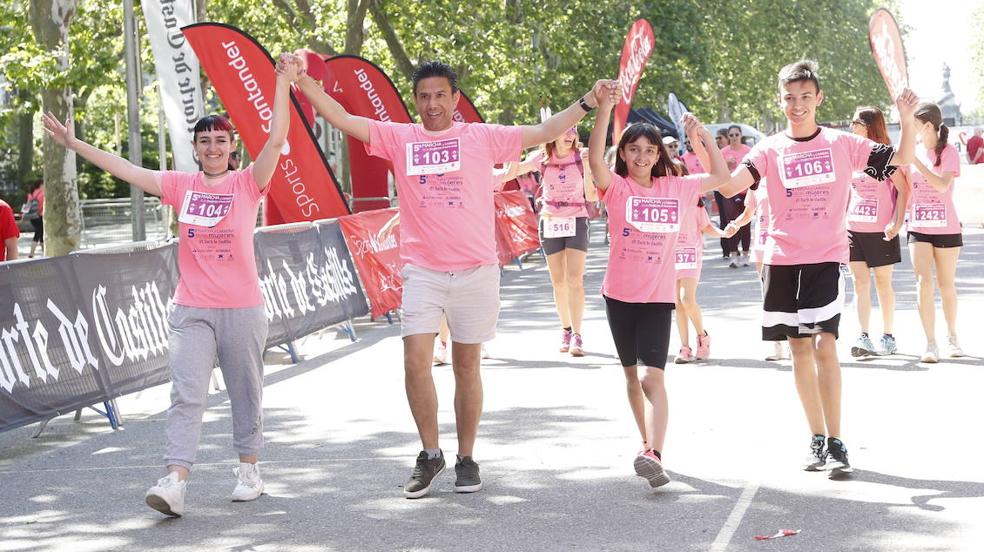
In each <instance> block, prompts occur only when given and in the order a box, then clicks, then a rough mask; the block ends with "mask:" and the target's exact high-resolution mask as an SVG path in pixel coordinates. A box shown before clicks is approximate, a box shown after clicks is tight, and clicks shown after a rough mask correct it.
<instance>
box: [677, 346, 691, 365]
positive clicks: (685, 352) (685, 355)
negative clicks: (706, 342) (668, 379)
mask: <svg viewBox="0 0 984 552" xmlns="http://www.w3.org/2000/svg"><path fill="white" fill-rule="evenodd" d="M693 361H694V353H693V351H692V350H691V349H690V347H687V346H686V345H684V346H683V347H680V352H679V353H677V356H676V360H674V361H673V362H675V363H676V364H687V363H688V362H693Z"/></svg>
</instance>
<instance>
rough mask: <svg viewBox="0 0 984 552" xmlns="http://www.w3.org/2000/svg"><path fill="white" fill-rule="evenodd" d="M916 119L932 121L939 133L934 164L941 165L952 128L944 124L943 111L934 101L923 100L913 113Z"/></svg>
mask: <svg viewBox="0 0 984 552" xmlns="http://www.w3.org/2000/svg"><path fill="white" fill-rule="evenodd" d="M913 116H914V117H915V118H916V119H919V120H920V121H922V122H924V123H930V124H932V125H933V128H934V129H935V130H936V133H937V140H936V149H935V150H934V151H935V152H936V163H934V164H933V166H934V167H939V166H940V163H942V162H943V160H942V157H941V156H942V155H943V150H944V149H945V148H946V140H947V138H949V137H950V129H949V128H947V126H946V125H944V124H943V113H942V112H941V111H940V106H938V105H936V104H934V103H933V102H922V103H921V104H919V105H918V106H916V112H915V114H913Z"/></svg>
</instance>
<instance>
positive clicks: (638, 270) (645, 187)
mask: <svg viewBox="0 0 984 552" xmlns="http://www.w3.org/2000/svg"><path fill="white" fill-rule="evenodd" d="M614 103H615V102H614V100H613V99H612V98H610V97H607V96H606V97H605V98H603V99H602V100H601V102H600V104H599V106H598V117H597V120H596V121H595V127H594V129H593V130H592V131H591V140H590V142H589V152H590V154H589V160H590V164H591V170H592V172H593V173H594V175H595V186H597V188H598V190H599V191H600V192H601V194H602V200H603V201H604V202H605V205H606V207H607V210H608V224H609V232H610V234H611V250H610V252H609V257H608V270H607V271H606V272H605V281H604V284H603V285H602V295H603V296H604V298H605V304H606V313H607V315H608V324H609V326H610V328H611V331H612V338H613V339H614V341H615V348H616V350H617V351H618V356H619V360H620V361H621V364H622V367H623V370H624V372H625V379H626V386H627V387H626V391H627V392H628V398H629V405H630V406H631V408H632V413H633V415H634V417H635V421H636V426H637V427H638V429H639V433H640V435H641V437H642V440H643V450H642V452H640V453H639V455H638V456H637V457H636V459H635V462H634V467H635V472H636V474H637V475H639V476H641V477H644V478H646V479H647V480H648V482H649V485H650V486H651V487H653V488H655V487H659V486H661V485H665V484H666V483H668V482H669V481H670V478H669V477H668V476H667V475H666V472H665V470H664V469H663V466H662V457H661V453H660V451H661V450H662V448H663V440H664V438H665V436H666V421H667V415H668V412H669V408H668V404H667V399H666V388H665V386H664V378H663V369H664V367H665V365H666V353H667V349H668V348H669V341H670V324H671V321H670V312H671V311H672V310H673V306H674V303H675V298H676V266H675V257H676V244H677V238H678V235H679V233H680V229H681V225H682V224H684V221H686V220H687V219H688V218H689V217H690V216H692V215H691V212H692V211H696V210H697V209H699V208H698V207H697V198H698V197H700V196H701V195H702V194H703V193H704V192H706V191H708V190H711V189H713V188H715V187H717V186H720V185H721V184H723V183H725V182H727V180H728V169H727V165H726V164H725V162H724V158H723V157H722V156H721V151H720V150H719V149H718V148H717V146H715V145H714V143H713V142H714V139H713V137H712V136H711V135H710V133H708V132H707V131H706V130H705V129H704V127H703V125H701V124H700V122H699V121H698V120H697V119H696V118H695V117H694V116H693V115H690V114H689V113H688V114H685V115H684V116H683V123H684V128H685V129H686V131H687V135H688V137H689V138H690V141H691V143H692V144H697V143H698V141H700V142H701V143H703V144H704V147H705V148H706V149H707V150H708V151H709V157H710V162H709V167H710V169H711V174H699V175H689V176H683V177H680V176H676V175H675V173H674V169H673V165H672V161H671V158H670V155H669V153H668V152H667V151H666V148H665V146H664V145H663V140H662V136H661V135H660V132H659V130H657V129H656V128H655V127H654V126H652V125H649V124H635V125H632V126H630V127H629V128H627V129H626V130H625V132H624V133H623V134H622V137H621V139H620V140H619V144H618V157H617V159H616V161H615V170H614V172H613V171H612V170H611V169H609V168H608V166H607V165H606V164H605V161H604V155H603V152H604V150H605V139H606V134H607V129H608V124H609V121H610V118H611V110H612V107H613V106H614ZM640 365H641V366H642V367H643V370H644V372H643V375H642V376H641V377H640V375H639V367H640ZM646 400H648V401H649V403H650V405H651V406H652V408H651V411H650V414H649V415H648V417H647V415H646V408H645V403H646Z"/></svg>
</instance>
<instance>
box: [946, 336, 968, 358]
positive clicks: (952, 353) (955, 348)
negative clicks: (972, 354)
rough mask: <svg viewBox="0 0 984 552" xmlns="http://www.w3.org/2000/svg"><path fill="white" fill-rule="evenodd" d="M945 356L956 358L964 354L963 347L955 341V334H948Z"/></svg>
mask: <svg viewBox="0 0 984 552" xmlns="http://www.w3.org/2000/svg"><path fill="white" fill-rule="evenodd" d="M947 356H949V357H950V358H958V357H962V356H964V353H963V349H961V348H960V344H959V343H957V336H955V335H951V336H950V346H949V348H948V349H947Z"/></svg>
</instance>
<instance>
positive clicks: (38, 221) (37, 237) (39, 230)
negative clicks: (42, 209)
mask: <svg viewBox="0 0 984 552" xmlns="http://www.w3.org/2000/svg"><path fill="white" fill-rule="evenodd" d="M31 226H33V227H34V241H36V242H38V243H43V242H44V219H43V218H41V217H38V218H33V219H31Z"/></svg>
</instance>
